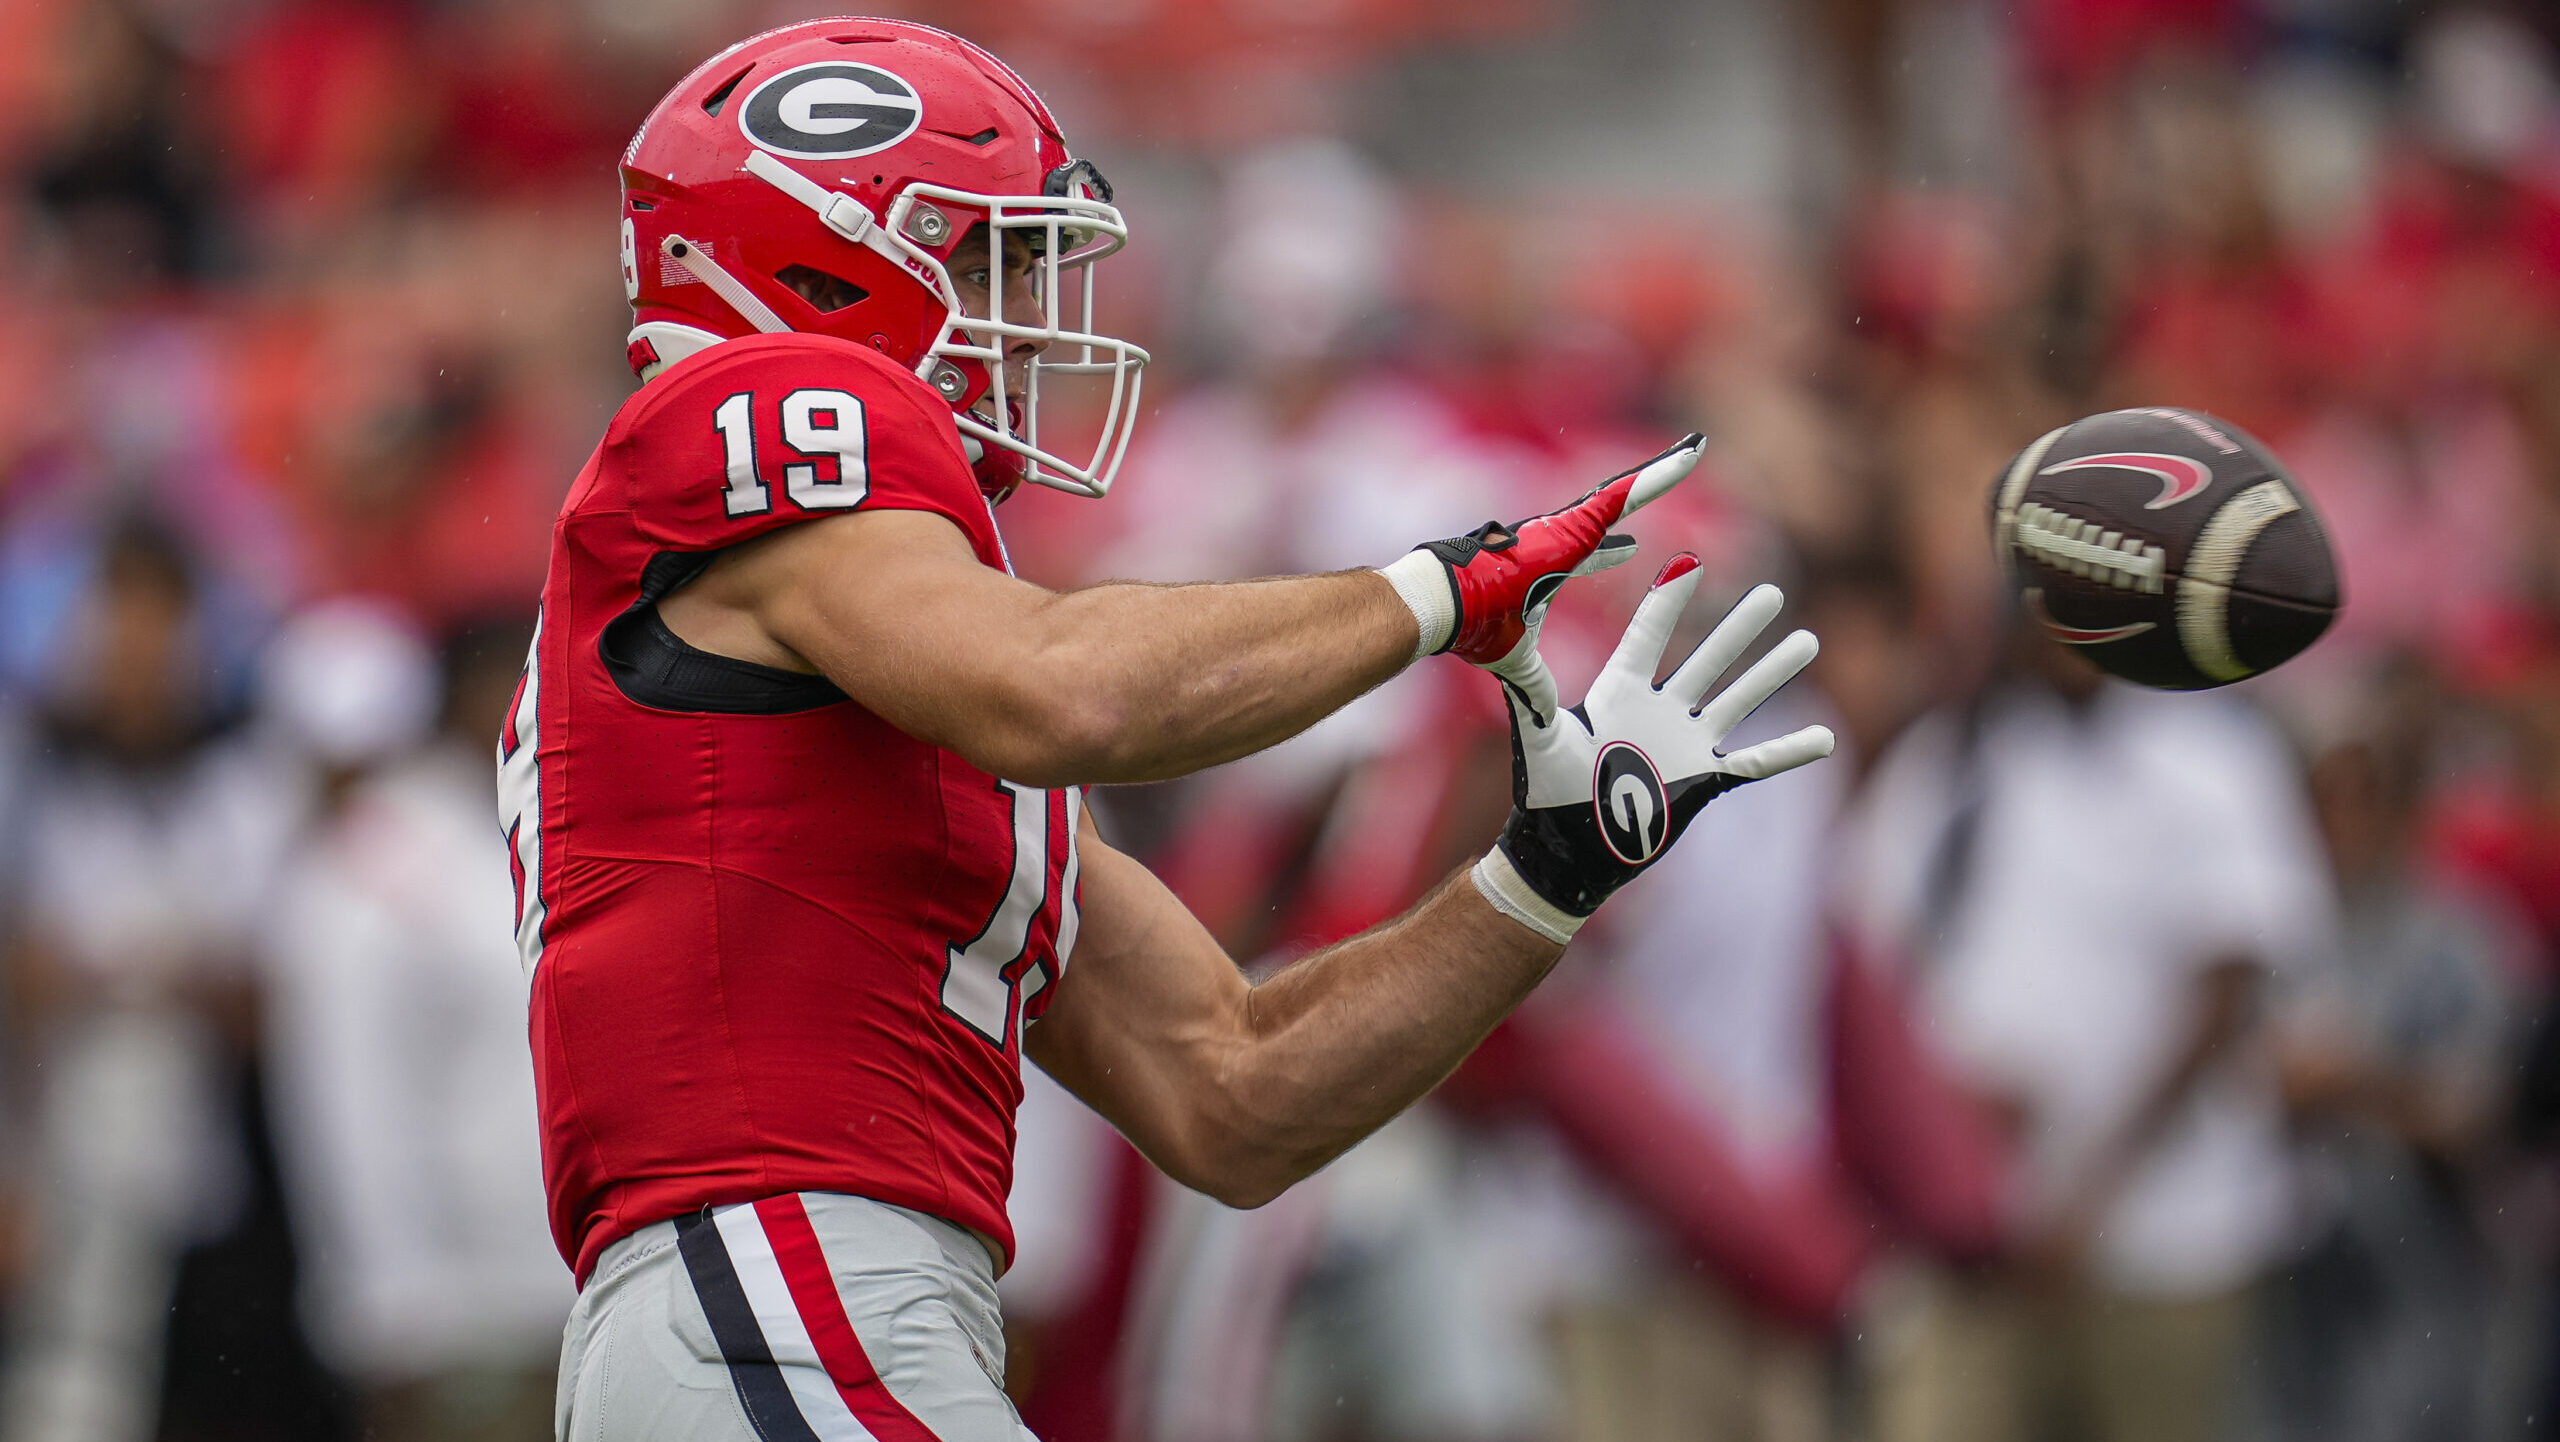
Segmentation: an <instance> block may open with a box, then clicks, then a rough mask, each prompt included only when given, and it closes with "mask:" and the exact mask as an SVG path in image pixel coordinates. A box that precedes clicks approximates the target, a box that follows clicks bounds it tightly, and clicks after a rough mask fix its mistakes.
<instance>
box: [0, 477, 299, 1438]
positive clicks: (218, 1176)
mask: <svg viewBox="0 0 2560 1442" xmlns="http://www.w3.org/2000/svg"><path fill="white" fill-rule="evenodd" d="M200 594H201V593H200V590H199V587H198V583H197V580H196V572H195V569H194V566H193V564H192V562H191V560H190V558H189V557H188V556H187V555H186V553H185V552H184V551H182V550H181V549H180V548H179V547H178V545H177V543H176V542H175V541H173V540H172V539H171V538H170V537H169V536H168V535H167V534H166V533H165V532H162V531H160V530H158V529H156V528H153V527H151V526H149V525H147V524H144V523H139V522H130V523H127V524H125V525H123V526H121V527H119V528H118V529H116V530H115V531H113V532H112V533H111V534H110V535H109V536H108V537H107V538H106V540H105V543H104V544H103V546H102V547H101V549H100V551H99V552H98V553H97V555H96V559H95V563H94V566H93V568H92V570H91V579H90V581H89V584H88V586H87V588H86V591H85V593H84V595H83V599H82V602H81V604H80V607H79V609H78V612H77V616H76V619H75V621H74V623H73V624H74V626H75V628H76V629H75V638H76V639H75V644H73V645H72V646H71V647H69V648H68V650H67V651H66V657H67V660H68V666H69V668H68V670H67V673H66V674H64V675H62V676H61V677H60V679H59V683H58V690H57V691H56V693H55V696H54V698H53V700H52V702H51V704H50V705H49V707H48V708H47V710H46V713H45V715H44V716H43V718H42V722H41V731H40V736H39V737H38V739H37V740H36V741H35V742H34V748H33V752H32V755H31V756H30V757H29V758H28V763H29V766H28V769H27V770H26V772H25V773H24V774H25V776H26V787H25V793H24V797H23V808H22V810H21V811H20V813H19V820H18V822H17V824H16V825H15V826H13V827H12V828H11V830H12V847H13V854H14V855H15V856H17V857H20V858H22V860H21V861H20V863H19V864H18V865H16V866H14V867H12V868H11V874H12V875H13V876H14V877H15V878H16V880H17V881H18V894H17V895H16V897H15V898H14V899H13V902H12V912H11V915H12V920H13V922H14V928H13V930H14V937H13V945H12V948H11V961H12V969H13V973H14V976H15V980H16V982H17V985H18V988H19V994H20V995H21V996H22V997H23V998H24V999H25V1004H24V1015H23V1025H24V1027H25V1035H26V1036H27V1038H28V1040H29V1044H30V1046H31V1047H32V1049H33V1055H32V1057H30V1058H29V1059H30V1060H31V1061H32V1062H33V1063H34V1064H35V1066H36V1067H38V1068H39V1070H37V1071H36V1072H35V1073H33V1075H34V1077H35V1086H36V1091H35V1095H34V1097H33V1107H34V1130H33V1135H32V1137H31V1139H30V1143H29V1158H28V1160H29V1166H28V1169H27V1175H28V1177H29V1179H30V1181H31V1183H32V1185H33V1186H34V1188H35V1189H36V1198H35V1208H36V1221H35V1239H34V1248H33V1251H32V1257H33V1270H32V1272H31V1275H30V1277H29V1279H28V1283H27V1290H26V1295H25V1298H24V1300H23V1303H22V1305H21V1306H20V1308H19V1310H18V1313H17V1315H16V1317H15V1318H14V1322H15V1334H16V1335H15V1340H14V1342H13V1344H12V1346H11V1348H10V1352H9V1358H8V1361H9V1366H8V1373H7V1376H6V1379H5V1386H4V1387H0V1434H5V1435H6V1436H8V1437H10V1438H12V1439H26V1442H46V1439H54V1438H60V1439H64V1442H71V1439H81V1442H117V1439H140V1438H147V1437H150V1436H151V1435H153V1427H154V1425H155V1421H156V1412H157V1399H158V1398H159V1397H160V1395H161V1391H160V1385H159V1377H160V1365H161V1351H162V1344H163V1338H164V1336H165V1334H166V1332H167V1330H168V1327H169V1315H170V1309H171V1303H172V1299H173V1294H174V1290H175V1288H176V1286H177V1282H178V1266H179V1260H180V1255H181V1253H182V1252H183V1251H184V1250H185V1249H186V1248H187V1246H188V1245H189V1244H190V1243H192V1242H196V1241H199V1240H203V1239H205V1238H208V1237H210V1236H213V1235H215V1234H216V1233H218V1232H219V1231H220V1230H221V1229H222V1228H223V1226H224V1225H225V1224H226V1223H227V1222H228V1221H229V1220H230V1218H231V1215H232V1213H233V1211H234V1209H235V1208H237V1207H238V1206H239V1205H240V1204H241V1201H242V1186H243V1182H244V1176H243V1159H242V1157H241V1156H240V1154H239V1152H238V1149H237V1147H236V1144H235V1143H234V1141H233V1140H232V1139H233V1137H234V1136H235V1134H236V1128H235V1125H234V1124H233V1123H232V1121H231V1119H230V1116H229V1110H230V1098H231V1096H232V1094H233V1089H234V1086H235V1084H236V1080H235V1079H236V1077H237V1075H238V1072H237V1067H238V1064H239V1061H240V1059H241V1057H242V1054H243V1053H244V1051H245V1048H246V1046H247V1044H248V1040H249V1026H250V1016H251V1005H252V995H251V993H250V990H249V980H250V975H249V972H248V971H247V969H246V967H247V962H248V960H249V949H250V945H251V941H252V932H253V930H254V928H255V926H256V924H257V921H258V918H259V916H260V915H261V911H262V908H263V906H264V904H265V902H266V899H267V897H268V894H269V886H270V884H271V881H272V879H273V876H274V874H275V868H276V866H277V865H278V863H279V862H280V860H281V858H282V855H283V852H284V850H285V848H286V847H287V846H288V845H289V844H290V842H291V839H292V836H293V831H294V828H295V826H296V825H298V824H299V822H300V820H301V818H302V814H303V810H304V806H305V800H304V792H303V788H302V787H301V785H300V784H299V783H300V775H299V772H298V770H297V769H296V768H295V767H294V765H293V764H292V763H291V761H290V759H289V758H288V757H286V756H284V755H283V754H281V753H280V752H278V751H277V750H276V749H275V748H273V747H271V746H268V745H266V744H264V743H263V742H262V741H261V740H260V739H258V738H255V737H252V736H249V735H245V734H243V733H240V732H238V731H236V730H229V729H226V727H225V723H226V721H228V720H229V719H230V718H228V717H226V716H225V715H224V714H223V713H222V712H221V711H220V710H219V709H218V708H217V705H216V702H215V696H214V692H213V689H212V685H211V677H210V675H209V674H208V670H207V664H206V663H207V657H206V654H205V650H204V646H203V637H202V632H201V623H202V620H203V613H202V610H201V608H200V604H199V598H200Z"/></svg>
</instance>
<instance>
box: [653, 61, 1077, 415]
mask: <svg viewBox="0 0 2560 1442" xmlns="http://www.w3.org/2000/svg"><path fill="white" fill-rule="evenodd" d="M758 149H761V150H764V151H765V152H766V153H768V154H771V155H772V156H774V157H775V158H776V159H778V160H780V161H782V162H783V163H784V164H786V165H788V166H790V167H791V168H793V169H794V170H797V171H799V172H800V173H801V174H803V175H805V176H807V177H808V178H809V179H810V180H813V181H815V182H817V184H819V185H820V186H822V187H824V188H826V189H828V190H832V191H841V192H843V193H845V194H848V195H851V196H852V197H853V198H854V199H856V200H857V201H859V202H861V203H862V204H863V205H864V206H865V207H866V208H868V209H869V210H870V212H871V214H872V216H873V218H874V219H875V220H876V219H880V218H882V217H885V216H886V215H887V214H888V213H889V207H890V204H891V202H893V201H894V200H895V199H896V198H897V196H898V194H899V193H900V192H901V191H903V190H904V189H905V188H906V187H907V186H909V185H911V184H915V183H918V182H923V183H927V184H932V185H940V186H947V187H949V188H951V189H954V190H964V191H970V192H974V193H977V194H983V195H1038V194H1040V193H1041V191H1042V187H1043V185H1044V184H1045V183H1046V181H1047V179H1048V177H1049V175H1050V174H1051V173H1052V172H1054V171H1056V170H1057V169H1058V168H1059V167H1060V166H1063V165H1065V164H1067V163H1068V161H1069V156H1068V153H1067V146H1066V141H1065V139H1064V138H1063V137H1061V136H1060V135H1059V134H1058V125H1057V122H1056V121H1055V120H1054V119H1052V118H1051V116H1050V114H1049V109H1048V107H1047V106H1046V105H1043V104H1042V103H1041V101H1040V97H1039V96H1038V95H1036V94H1034V93H1033V92H1032V89H1031V87H1030V86H1028V85H1026V84H1024V83H1023V81H1022V77H1020V76H1018V75H1016V74H1014V73H1013V71H1012V69H1010V68H1009V67H1007V66H1006V65H1005V63H1004V62H1003V61H1001V60H998V59H996V58H995V57H994V56H992V55H990V54H988V53H987V52H986V51H984V50H981V49H979V48H978V47H977V46H975V45H972V44H970V43H969V42H968V41H966V40H963V39H961V38H960V37H959V36H956V35H953V34H950V33H948V32H946V31H942V30H937V29H934V28H933V27H932V26H929V25H917V24H912V23H909V22H906V21H900V20H876V19H865V18H858V17H845V18H840V19H833V20H809V21H804V22H802V23H800V24H797V25H788V26H784V27H783V28H781V29H778V30H770V31H767V32H765V33H764V34H762V35H758V36H755V37H754V38H752V39H749V40H744V41H741V42H740V43H738V44H736V45H733V46H731V47H729V48H728V49H727V50H724V51H722V52H720V53H719V54H718V55H715V56H713V57H712V58H711V59H709V60H707V61H705V62H703V63H702V64H701V65H700V66H698V67H696V68H695V70H694V72H693V73H692V74H690V75H687V76H686V77H685V78H684V79H683V80H681V81H679V82H677V84H676V87H675V88H674V89H673V90H670V91H668V92H667V95H666V98H665V99H663V100H660V101H659V102H658V105H657V108H656V109H654V110H652V111H650V112H649V118H648V119H647V120H645V121H643V122H642V123H641V126H640V133H639V134H637V135H635V136H633V137H632V140H631V146H630V149H628V150H627V151H625V152H624V153H623V158H622V215H623V224H624V225H625V226H626V227H627V230H626V232H625V246H624V253H623V266H624V272H623V283H624V287H625V289H626V291H627V292H628V293H629V296H630V299H631V303H632V309H633V310H634V311H635V312H636V313H637V318H638V320H639V321H640V322H643V323H646V322H650V321H666V322H673V323H676V324H680V325H688V326H694V327H698V328H700V329H702V330H706V331H710V332H712V333H713V334H715V335H720V336H731V337H734V336H742V335H749V334H753V333H754V331H755V326H754V325H753V324H752V323H750V322H749V321H748V320H747V319H746V318H745V317H743V316H741V315H739V314H738V313H737V312H736V311H735V310H733V309H731V308H730V307H729V305H728V304H727V303H726V302H724V301H722V300H721V299H720V298H719V296H717V295H715V294H714V293H713V292H712V290H711V287H710V286H708V285H705V284H703V283H701V282H700V281H698V280H695V279H694V278H693V277H692V275H691V274H690V273H689V272H687V271H686V270H685V269H684V268H683V267H682V266H680V265H676V264H674V263H672V262H670V261H668V260H666V259H665V258H664V257H663V256H662V254H661V252H660V249H659V246H660V243H661V242H662V241H663V240H664V239H665V238H666V237H667V236H670V235H681V236H683V237H684V238H685V239H687V240H688V241H691V242H693V243H695V244H698V245H700V246H702V247H703V248H704V249H705V250H706V251H708V252H709V254H710V258H711V259H712V260H713V261H714V262H716V263H717V264H719V265H720V266H722V267H723V268H725V269H727V270H728V271H729V272H730V273H731V274H733V275H735V276H736V277H737V278H738V280H739V281H741V282H742V283H744V284H745V285H746V287H747V288H748V289H749V290H751V291H753V292H754V293H755V295H756V296H757V298H758V299H760V300H762V301H763V302H764V303H765V304H766V305H767V306H770V307H771V308H772V309H773V312H774V314H775V315H776V316H778V317H780V318H781V320H782V321H783V323H784V324H786V325H788V326H789V327H790V328H791V329H793V330H795V331H807V332H812V333H816V334H821V335H832V336H838V337H841V338H843V339H845V340H850V341H853V342H856V343H857V344H863V345H869V346H872V347H874V348H876V349H878V350H881V351H883V352H885V353H887V354H888V355H889V356H891V357H892V358H894V359H896V360H897V361H898V362H899V363H900V364H902V365H910V366H912V365H917V364H919V363H920V362H921V361H922V360H923V358H924V356H925V353H926V351H927V349H928V348H929V347H930V346H932V345H933V344H934V343H935V342H936V341H937V340H939V339H941V337H942V335H943V332H944V329H945V324H946V320H947V314H948V313H947V312H946V310H945V308H944V306H943V302H942V301H941V300H940V299H939V298H938V297H937V296H936V295H935V294H934V293H933V291H932V290H931V288H930V287H929V286H927V285H926V284H925V282H923V281H922V280H920V279H918V278H917V277H916V276H914V275H912V274H910V273H909V272H908V271H907V270H906V269H905V268H904V267H903V266H901V265H899V264H898V263H897V262H895V261H892V260H890V259H889V258H888V257H886V256H883V255H882V254H880V252H878V251H877V250H874V249H872V248H871V247H869V246H865V245H859V244H856V243H854V242H853V241H849V240H846V239H845V238H844V237H843V236H841V235H839V234H837V233H836V232H835V231H833V230H831V229H829V228H828V227H827V226H826V225H825V224H823V223H821V222H820V221H819V219H818V217H817V216H816V215H815V214H814V213H812V212H811V211H810V209H809V208H808V207H807V206H806V205H803V204H802V203H801V202H799V201H798V200H795V199H793V198H792V197H791V196H789V195H787V194H785V193H784V192H783V191H781V190H780V189H778V188H776V187H775V186H774V185H772V184H770V183H768V182H767V181H765V180H763V179H761V178H759V177H757V176H756V175H754V174H752V173H751V172H749V171H748V170H746V169H745V168H744V167H745V163H746V159H747V156H748V155H749V154H750V153H751V152H752V151H754V150H758ZM936 205H937V207H938V208H940V209H941V210H942V211H943V212H944V213H945V215H946V216H948V218H949V219H950V220H951V222H952V224H951V225H950V226H949V227H948V229H947V232H946V233H945V234H944V235H943V236H942V237H941V239H940V240H939V242H938V243H935V244H929V245H923V248H924V249H926V250H928V251H931V252H933V253H934V254H935V255H936V256H937V257H938V258H939V259H941V260H943V261H945V262H946V263H947V262H948V261H949V260H950V258H951V255H952V253H953V252H954V251H956V250H958V249H959V247H960V244H961V242H962V240H963V239H964V238H965V237H966V236H967V234H968V233H969V231H970V229H971V227H972V226H973V225H974V224H975V223H976V222H977V221H978V220H981V219H984V218H985V216H984V212H983V211H981V212H976V213H972V212H970V211H967V210H965V209H960V208H956V207H953V206H951V205H948V204H945V203H943V202H940V201H937V202H936ZM908 238H909V239H910V240H915V239H916V237H914V236H913V235H910V236H909V237H908ZM918 243H919V244H922V242H921V241H919V242H918ZM794 266H807V267H809V268H811V269H814V270H817V271H821V272H824V273H826V274H828V275H831V276H835V277H838V278H840V279H842V280H845V281H848V282H850V283H852V284H853V285H855V286H857V287H859V288H860V289H861V290H862V291H863V292H864V295H863V298H862V299H860V300H857V301H855V302H854V303H852V304H850V305H845V306H842V307H840V308H839V309H836V310H834V311H821V310H819V309H818V308H817V307H816V306H814V305H812V304H811V303H810V302H808V301H807V300H804V299H802V298H801V296H800V294H799V293H798V292H797V291H795V290H793V289H792V288H791V287H790V286H789V285H787V284H785V283H783V282H781V281H778V280H776V279H775V276H776V275H777V274H778V273H780V272H782V271H785V270H788V269H790V268H791V267H794Z"/></svg>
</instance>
